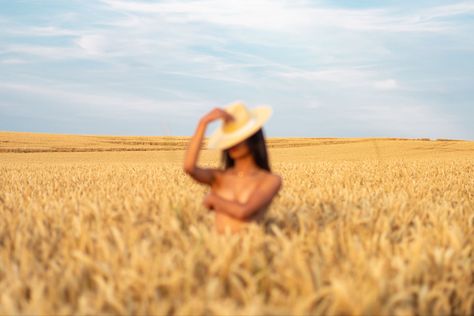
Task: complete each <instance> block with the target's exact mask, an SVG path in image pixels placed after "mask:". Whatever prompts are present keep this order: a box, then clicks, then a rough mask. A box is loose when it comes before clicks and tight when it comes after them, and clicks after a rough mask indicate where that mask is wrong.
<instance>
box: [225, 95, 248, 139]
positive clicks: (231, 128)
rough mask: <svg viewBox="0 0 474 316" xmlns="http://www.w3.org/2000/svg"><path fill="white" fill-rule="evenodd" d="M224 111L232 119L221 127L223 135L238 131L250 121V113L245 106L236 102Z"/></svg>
mask: <svg viewBox="0 0 474 316" xmlns="http://www.w3.org/2000/svg"><path fill="white" fill-rule="evenodd" d="M225 111H226V112H227V113H229V114H230V115H232V116H233V117H234V120H233V121H230V122H225V123H224V124H223V126H222V130H223V131H224V133H232V132H235V131H236V130H238V129H239V128H240V127H242V126H244V125H245V124H247V122H248V121H249V120H250V119H251V115H250V112H249V111H248V109H247V107H246V106H245V104H243V103H241V102H238V103H234V104H231V105H229V106H228V107H226V109H225Z"/></svg>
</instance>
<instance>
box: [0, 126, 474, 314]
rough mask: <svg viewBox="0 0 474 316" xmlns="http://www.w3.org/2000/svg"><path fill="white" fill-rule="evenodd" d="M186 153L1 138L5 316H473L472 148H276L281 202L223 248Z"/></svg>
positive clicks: (131, 142)
mask: <svg viewBox="0 0 474 316" xmlns="http://www.w3.org/2000/svg"><path fill="white" fill-rule="evenodd" d="M188 140H189V138H186V137H114V136H110V137H107V136H102V137H100V136H66V135H47V134H28V133H7V132H2V133H0V314H2V315H3V314H28V315H30V314H48V315H52V314H55V315H59V314H61V315H65V314H80V315H84V314H91V315H92V314H94V315H96V314H101V315H104V314H133V315H169V314H176V315H191V314H192V315H203V314H227V315H230V314H232V315H236V314H245V315H263V314H269V315H286V314H298V315H302V314H324V315H359V314H366V315H447V314H456V315H472V314H473V313H474V280H473V275H474V260H473V258H474V249H473V247H474V143H473V142H463V141H445V140H437V141H436V140H432V141H430V140H401V139H398V140H396V139H304V138H300V139H283V138H278V139H276V138H275V139H270V140H269V141H268V146H269V148H270V159H271V165H272V168H273V171H274V172H276V173H278V174H280V175H281V176H282V177H283V187H282V190H281V191H280V193H279V194H278V196H277V197H276V198H275V199H274V201H273V203H272V206H271V207H270V210H269V213H268V214H267V216H266V218H265V220H264V221H263V222H262V223H258V224H253V225H251V226H250V227H249V229H248V230H247V231H245V232H244V233H240V234H236V235H219V234H217V233H216V232H215V230H214V227H213V216H214V215H213V213H212V212H208V211H207V210H206V209H205V208H204V207H203V206H202V205H201V201H202V197H203V195H204V193H205V192H206V190H207V189H208V188H206V187H204V186H202V185H199V184H197V183H195V182H194V181H193V180H192V179H191V178H190V177H189V176H187V175H186V174H185V173H184V172H183V170H182V160H183V158H184V149H185V148H186V145H187V142H188ZM218 159H219V156H218V155H217V153H215V152H208V151H203V152H202V154H201V156H200V164H201V165H207V166H216V167H217V166H218V165H219V162H218Z"/></svg>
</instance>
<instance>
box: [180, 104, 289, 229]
mask: <svg viewBox="0 0 474 316" xmlns="http://www.w3.org/2000/svg"><path fill="white" fill-rule="evenodd" d="M271 114H272V109H271V108H270V107H268V106H259V107H256V108H253V109H248V108H247V107H246V106H245V105H244V104H243V103H241V102H237V103H233V104H231V105H229V106H227V107H226V108H225V109H221V108H215V109H213V110H212V111H210V112H209V113H207V114H206V115H204V116H203V117H202V118H201V119H200V120H199V123H198V126H197V129H196V132H195V133H194V135H193V137H192V139H191V141H190V144H189V147H188V149H187V151H186V156H185V159H184V171H185V172H186V173H187V174H189V175H190V176H191V177H192V178H193V179H194V180H196V181H197V182H199V183H203V184H206V185H209V186H210V192H209V193H208V194H207V195H206V196H205V197H204V201H203V204H204V206H206V207H207V208H208V209H209V210H213V211H214V212H215V225H216V229H217V231H218V232H220V233H223V232H224V231H226V230H229V231H231V232H237V231H239V230H241V229H242V228H243V227H245V226H246V225H247V224H248V223H249V222H251V221H254V220H256V219H258V218H261V217H262V216H263V215H264V213H265V211H266V210H267V208H268V206H269V205H270V204H271V201H272V199H273V197H274V196H275V195H276V194H277V193H278V191H279V190H280V189H281V186H282V179H281V177H280V176H279V175H277V174H274V173H272V172H271V170H270V164H269V161H268V154H267V147H266V143H265V137H264V134H263V124H264V123H265V122H266V121H267V120H268V119H269V118H270V116H271ZM219 119H221V120H222V124H221V125H220V126H219V127H218V129H217V130H216V131H215V132H214V133H213V134H212V135H211V137H210V138H209V141H208V148H209V149H219V150H221V151H222V162H223V163H224V168H222V169H220V168H201V167H198V166H197V165H196V163H197V160H198V155H199V150H200V148H201V145H202V141H203V137H204V134H205V131H206V128H207V126H208V124H209V123H211V122H213V121H215V120H219Z"/></svg>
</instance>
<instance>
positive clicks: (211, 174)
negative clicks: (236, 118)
mask: <svg viewBox="0 0 474 316" xmlns="http://www.w3.org/2000/svg"><path fill="white" fill-rule="evenodd" d="M220 118H222V119H224V121H226V122H227V121H229V120H232V119H233V118H232V116H231V115H230V114H229V113H227V112H226V111H224V110H223V109H220V108H215V109H213V110H212V111H210V112H209V113H207V114H206V115H204V116H203V117H202V118H201V119H200V120H199V124H198V126H197V128H196V132H195V133H194V135H193V137H192V138H191V141H190V143H189V146H188V149H187V151H186V155H185V157H184V166H183V169H184V171H185V172H186V173H187V174H189V175H190V176H191V177H192V178H193V179H194V180H196V181H198V182H200V183H205V184H209V185H211V184H212V182H213V181H214V179H215V177H216V172H217V169H212V168H200V167H198V166H197V165H196V163H197V160H198V157H199V151H200V149H201V145H202V140H203V138H204V134H205V132H206V128H207V125H208V124H209V123H210V122H212V121H214V120H217V119H220Z"/></svg>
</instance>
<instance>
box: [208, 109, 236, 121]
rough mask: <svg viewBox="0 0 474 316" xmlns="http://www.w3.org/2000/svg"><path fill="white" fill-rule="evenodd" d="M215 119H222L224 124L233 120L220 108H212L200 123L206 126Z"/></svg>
mask: <svg viewBox="0 0 474 316" xmlns="http://www.w3.org/2000/svg"><path fill="white" fill-rule="evenodd" d="M217 119H223V120H224V122H230V121H232V120H233V119H234V117H233V116H232V115H230V114H229V113H227V112H226V111H224V110H223V109H221V108H214V109H213V110H212V111H210V112H209V113H207V114H206V115H204V116H203V117H202V118H201V122H202V123H204V124H206V125H207V124H208V123H210V122H212V121H215V120H217Z"/></svg>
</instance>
